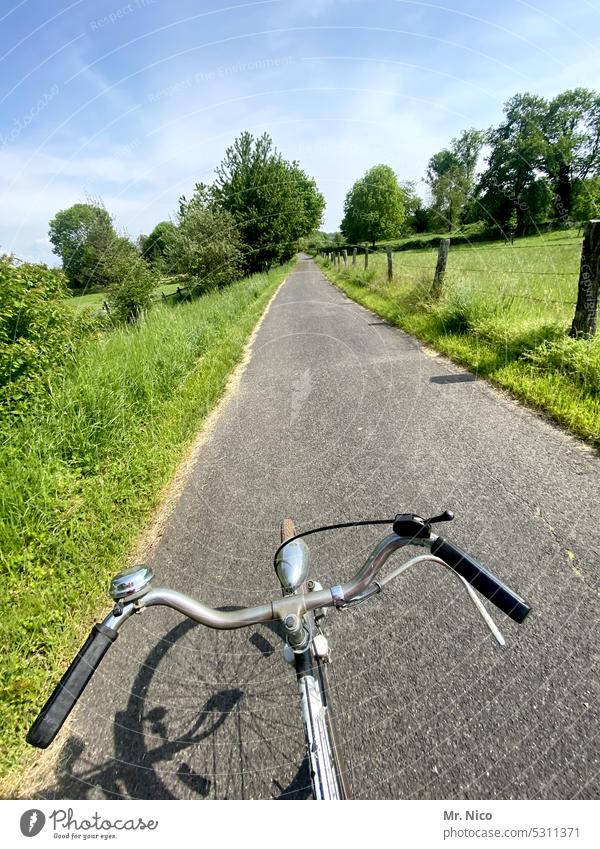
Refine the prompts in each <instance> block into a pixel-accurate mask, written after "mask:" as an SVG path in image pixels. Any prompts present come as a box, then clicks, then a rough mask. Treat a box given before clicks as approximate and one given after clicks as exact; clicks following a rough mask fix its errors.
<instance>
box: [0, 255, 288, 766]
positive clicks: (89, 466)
mask: <svg viewBox="0 0 600 849" xmlns="http://www.w3.org/2000/svg"><path fill="white" fill-rule="evenodd" d="M288 271H289V266H286V267H282V268H278V269H276V270H274V271H272V272H270V273H269V274H265V275H257V276H254V277H252V278H250V279H248V280H244V281H241V282H239V283H236V284H234V285H232V286H230V287H228V288H226V289H224V290H222V291H219V292H216V293H213V294H209V295H206V296H204V297H203V298H200V299H199V300H197V301H195V302H193V303H191V304H182V305H179V306H175V307H173V306H163V305H159V306H157V307H156V308H155V309H153V310H152V311H151V312H150V314H149V315H148V317H147V319H146V320H145V321H144V322H143V323H142V324H141V325H139V326H138V327H134V328H128V329H122V330H115V331H113V332H111V333H107V334H105V335H103V336H102V337H101V338H99V339H96V340H94V341H90V342H88V343H87V344H86V345H85V346H84V347H83V348H82V349H81V351H80V352H79V356H78V357H77V360H76V362H75V363H74V365H73V367H72V368H70V369H69V371H68V373H67V375H66V377H64V379H62V380H61V381H60V382H59V383H57V384H56V385H54V386H53V387H52V395H51V398H50V399H49V401H48V400H46V402H45V403H44V404H40V405H39V406H38V407H37V408H36V409H33V410H31V412H28V414H27V415H26V416H25V417H24V418H23V419H22V420H21V421H19V422H12V423H11V424H9V423H8V422H6V423H5V424H4V425H3V426H0V437H1V442H0V466H1V468H2V477H1V478H0V512H1V515H2V518H3V521H2V525H1V527H0V570H1V573H2V585H3V593H2V609H1V611H0V651H1V653H2V658H1V660H2V664H1V666H2V671H1V692H0V770H1V772H2V773H6V772H7V771H9V770H10V769H11V768H14V767H15V766H17V765H18V764H20V763H23V758H24V751H25V747H24V736H25V731H26V728H27V727H28V724H29V723H30V721H31V720H32V718H33V717H34V715H35V713H36V710H37V709H39V707H41V704H42V703H43V701H44V698H45V696H46V695H47V694H48V690H49V688H50V687H51V686H53V685H54V684H55V683H56V680H57V678H58V677H59V670H60V669H61V668H62V667H63V665H64V663H65V662H66V661H67V660H68V659H70V658H71V657H72V655H73V653H74V650H75V649H76V648H77V647H78V643H79V642H80V641H81V638H82V635H83V634H85V633H87V632H88V631H89V627H90V624H91V621H92V619H93V617H94V616H96V615H97V613H98V610H99V607H100V606H101V605H102V604H103V603H104V600H105V599H106V582H107V579H108V576H109V575H110V574H111V573H113V572H114V571H115V570H117V569H118V568H120V567H121V566H122V564H123V559H124V557H125V556H126V554H127V552H128V550H129V549H130V547H131V545H132V542H133V541H134V539H135V538H136V535H137V534H138V533H139V531H140V529H141V528H142V527H143V525H144V522H145V521H146V520H147V519H148V517H149V515H150V513H151V511H152V509H153V508H154V507H155V506H156V505H157V503H158V502H159V500H160V492H161V489H162V488H163V487H164V486H165V485H166V483H167V482H168V481H169V480H170V478H171V476H172V474H173V472H174V469H175V468H176V465H177V463H178V462H179V460H180V459H181V457H182V454H183V452H184V450H185V448H186V446H187V445H189V443H190V441H191V440H192V438H193V436H194V434H195V433H196V432H197V430H198V428H199V427H200V425H201V422H202V420H203V418H204V417H205V416H206V414H207V413H208V412H209V411H210V410H211V408H212V407H213V406H214V405H215V403H216V401H217V400H218V398H219V397H220V395H221V394H222V392H223V390H224V387H225V385H226V381H227V377H228V375H229V374H230V372H231V371H232V369H233V368H234V366H235V365H236V363H238V362H239V360H240V358H241V356H242V353H243V348H244V343H245V341H246V339H247V338H248V335H249V333H250V332H251V330H252V328H253V327H254V325H255V324H256V322H257V320H258V318H259V317H260V315H261V314H262V312H263V311H264V309H265V306H266V304H267V301H268V299H269V298H270V297H271V295H272V294H273V292H274V290H275V288H276V287H277V285H278V284H279V283H280V282H281V281H282V280H283V278H284V276H285V274H286V273H287V272H288Z"/></svg>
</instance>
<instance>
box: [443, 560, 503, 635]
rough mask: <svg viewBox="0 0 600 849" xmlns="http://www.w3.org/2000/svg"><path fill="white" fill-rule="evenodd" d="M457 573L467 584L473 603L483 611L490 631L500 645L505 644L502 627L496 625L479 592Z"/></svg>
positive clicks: (466, 587)
mask: <svg viewBox="0 0 600 849" xmlns="http://www.w3.org/2000/svg"><path fill="white" fill-rule="evenodd" d="M455 574H456V575H457V577H458V578H460V579H461V581H462V582H463V584H464V585H465V589H466V591H467V592H468V594H469V597H470V599H471V601H472V602H473V604H474V605H475V607H476V608H477V610H478V611H479V612H480V613H481V616H482V618H483V621H484V622H485V624H486V625H487V626H488V628H489V629H490V631H491V632H492V634H493V635H494V637H495V638H496V642H497V643H498V645H500V646H505V645H506V640H505V639H504V637H503V636H502V632H501V631H500V628H498V626H497V625H496V623H495V622H494V620H493V619H492V617H491V616H490V614H489V613H488V611H487V610H486V609H485V607H484V606H483V602H482V601H481V599H480V598H479V596H478V595H477V593H476V592H475V590H474V589H473V587H472V586H471V584H470V583H469V582H468V581H466V580H465V579H464V578H463V576H462V575H458V573H455Z"/></svg>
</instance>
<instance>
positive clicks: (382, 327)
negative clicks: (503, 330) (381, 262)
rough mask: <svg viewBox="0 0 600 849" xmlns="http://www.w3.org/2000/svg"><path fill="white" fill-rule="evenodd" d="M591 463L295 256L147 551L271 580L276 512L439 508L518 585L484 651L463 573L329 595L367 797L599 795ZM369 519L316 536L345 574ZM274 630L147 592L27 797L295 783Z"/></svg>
mask: <svg viewBox="0 0 600 849" xmlns="http://www.w3.org/2000/svg"><path fill="white" fill-rule="evenodd" d="M599 472H600V460H599V459H598V457H597V456H596V455H595V454H593V453H592V452H591V451H590V450H588V449H586V448H585V447H584V446H582V445H580V444H579V443H577V442H576V441H575V440H574V439H571V438H570V437H568V436H566V435H564V434H563V433H562V432H560V431H559V430H558V429H556V428H554V427H552V426H551V425H549V424H546V423H545V422H544V421H542V420H541V419H540V418H538V417H536V416H534V415H532V414H530V413H528V412H527V411H525V410H523V409H522V408H520V407H519V406H518V405H516V404H515V403H513V402H512V401H510V400H508V399H505V398H503V397H500V396H499V395H498V394H497V393H496V392H495V391H493V390H492V389H490V388H489V387H488V386H487V385H486V384H485V383H484V382H482V381H479V380H477V379H474V378H473V376H472V375H469V374H466V373H462V372H461V371H460V369H457V368H454V367H452V366H449V365H448V363H447V362H446V361H444V360H442V359H441V358H438V357H435V356H432V355H431V354H430V353H428V352H426V351H424V350H423V348H422V347H421V346H420V345H419V344H418V343H417V342H415V340H414V339H412V338H411V337H409V336H407V335H405V334H403V333H402V332H400V331H398V330H396V329H393V328H391V327H389V326H388V325H386V324H385V323H384V322H382V321H381V320H379V319H377V318H376V317H374V316H373V315H372V314H370V313H368V312H366V311H365V310H363V309H362V308H360V307H359V306H357V305H356V304H354V303H352V302H350V301H348V300H347V299H346V298H345V297H344V296H343V295H341V294H340V293H339V292H338V291H337V290H336V289H334V288H333V287H332V286H330V285H329V284H328V283H327V282H326V281H325V279H324V278H323V276H322V274H321V273H320V271H319V270H318V269H317V267H316V266H315V265H314V263H313V262H312V261H310V260H306V259H303V260H301V261H300V262H299V263H298V267H297V270H296V271H294V273H293V274H291V276H290V277H289V278H288V280H287V282H286V283H285V284H284V286H283V287H282V289H281V290H280V292H279V294H278V295H277V297H276V299H275V301H274V302H273V304H272V306H271V309H270V311H269V313H268V315H267V316H266V318H265V321H264V323H263V324H262V326H261V328H260V331H259V333H258V336H257V338H256V341H255V344H254V349H253V354H252V358H251V361H250V363H249V365H248V368H247V369H246V371H245V373H244V375H243V377H242V380H241V384H240V386H239V389H238V390H237V392H236V394H235V396H234V398H233V400H232V401H231V402H230V403H229V404H228V405H227V406H226V407H225V408H224V410H223V412H222V414H221V416H220V417H219V419H218V422H217V425H216V428H215V430H214V432H213V434H212V435H211V437H210V440H209V441H208V442H207V443H206V444H205V446H204V447H203V448H202V450H201V452H200V456H199V459H198V462H197V464H196V466H195V468H194V471H193V473H192V475H191V477H190V479H189V481H188V483H187V485H186V487H185V490H184V492H183V495H182V497H181V499H180V502H179V504H178V506H177V508H176V510H175V513H174V515H173V518H172V519H171V521H170V523H169V525H168V527H167V529H166V532H165V533H164V535H163V536H162V538H161V541H160V543H159V545H158V547H157V548H156V550H155V554H154V555H153V562H152V565H153V567H154V569H155V571H156V573H157V575H158V576H159V577H160V583H161V584H162V583H164V584H169V585H172V586H174V587H177V588H179V589H181V590H183V591H184V592H190V593H193V594H196V595H197V596H199V597H201V598H202V599H203V600H204V601H206V602H208V603H209V604H213V605H222V604H237V605H248V604H256V603H259V602H260V601H263V600H267V599H269V598H272V597H275V596H276V595H277V594H278V589H277V583H276V579H275V576H274V574H273V571H272V562H271V557H272V552H273V550H274V548H275V546H276V544H277V531H278V526H279V522H280V520H281V518H282V516H284V515H288V514H289V515H291V516H293V517H294V518H295V519H296V522H297V524H298V526H299V527H301V528H308V527H310V526H312V525H315V524H323V523H327V522H330V521H335V520H340V521H343V520H350V519H354V518H359V517H379V516H389V515H393V514H394V513H395V512H401V511H408V510H415V511H417V512H420V513H422V514H431V513H433V512H435V511H437V510H439V509H440V508H444V507H449V508H451V509H452V510H454V512H455V514H456V520H455V522H454V523H453V525H452V526H449V527H448V528H447V535H448V536H449V537H451V538H452V539H453V540H454V541H455V542H457V544H459V545H462V546H463V547H465V548H467V549H468V550H470V551H471V552H473V553H474V554H475V555H476V556H478V557H479V558H480V559H481V560H482V561H483V562H484V563H487V564H489V566H490V567H491V568H492V569H493V570H495V571H496V572H497V573H498V574H499V575H501V576H502V577H503V578H504V579H505V580H506V581H507V583H509V584H510V585H512V586H514V588H515V589H517V591H519V592H520V593H521V594H522V595H524V596H525V597H526V598H527V599H528V600H529V601H530V602H531V604H532V605H533V607H534V612H533V613H532V614H531V616H530V617H529V620H528V621H527V623H526V625H524V626H522V627H520V628H519V627H518V626H516V625H514V624H513V623H512V622H510V621H509V620H507V619H506V618H505V617H504V616H502V615H501V614H499V615H498V617H497V621H498V622H499V624H500V626H501V628H502V630H503V631H504V633H505V636H506V638H507V646H506V648H505V649H500V648H499V647H497V646H496V645H495V643H494V642H493V638H492V637H491V635H489V633H488V632H487V631H486V629H485V627H484V626H483V624H482V622H481V621H480V620H479V618H478V617H477V614H476V613H475V612H474V609H473V608H472V606H471V605H470V603H469V602H468V600H466V598H465V597H463V594H462V593H461V592H460V590H459V588H458V584H457V582H455V581H453V580H451V579H450V578H449V577H448V576H447V575H446V574H442V573H441V572H438V570H437V569H436V567H435V566H433V565H431V566H430V567H424V568H423V569H422V571H421V572H420V573H417V572H416V570H415V571H414V573H413V574H408V575H407V576H405V577H404V578H403V579H401V580H399V581H397V582H396V585H395V587H392V588H391V589H390V590H389V591H386V593H385V594H384V595H382V596H381V597H378V598H377V599H376V600H374V601H373V602H371V603H370V604H369V605H365V606H362V607H360V608H357V609H356V610H354V611H347V612H343V613H332V614H330V616H329V620H328V629H329V634H330V642H331V644H332V646H333V650H334V659H335V666H334V671H335V687H336V699H337V703H338V705H339V709H338V725H339V726H340V730H341V732H342V736H343V740H344V745H345V748H346V751H347V757H348V759H349V761H350V764H351V769H352V773H353V780H354V787H355V793H356V795H358V796H360V797H365V798H420V799H423V798H453V797H459V798H537V797H541V798H569V797H579V798H589V797H597V796H598V792H599V789H600V788H599V785H600V777H599V772H598V770H599V746H598V739H597V734H598V727H599V723H598V695H599V684H598V678H597V666H598V660H599V658H600V633H599V629H598V618H599V610H600V598H599V595H600V589H599V579H598V568H599V557H598V552H599V549H600V521H599V518H600V516H599V513H600V509H599V504H598V480H599V477H600V476H599ZM377 537H378V532H377V530H376V529H362V530H360V531H359V530H350V531H342V532H336V533H335V534H329V535H323V536H321V537H318V538H313V540H312V542H311V550H312V553H313V574H314V576H318V577H320V578H321V579H323V581H324V582H325V581H327V582H330V581H332V580H333V579H335V580H336V581H340V582H341V581H342V580H343V579H345V578H347V577H348V576H349V575H350V574H352V573H353V571H354V570H355V569H356V567H357V565H358V564H359V563H360V562H361V561H362V559H363V558H364V556H365V555H366V554H367V553H368V551H369V549H370V547H371V546H372V545H373V543H374V542H375V540H376V539H377ZM281 650H282V643H281V639H280V637H279V635H278V632H277V630H276V629H272V628H267V627H258V628H255V629H250V630H248V631H239V632H231V633H229V634H228V633H217V632H211V631H209V630H207V629H203V628H201V627H195V626H192V625H190V624H189V623H188V622H185V621H182V619H181V617H180V616H178V615H177V614H175V613H173V612H169V611H164V610H159V609H155V610H151V611H146V613H145V614H144V616H140V617H136V619H135V620H134V621H133V622H132V623H131V627H130V628H128V629H126V630H124V631H123V633H122V635H121V636H120V638H119V640H118V641H117V643H116V644H115V647H114V650H113V651H112V652H111V653H110V654H109V655H108V656H107V659H106V661H105V662H104V664H103V666H102V667H101V668H100V670H99V672H98V674H97V676H96V678H95V680H94V681H93V682H92V685H91V686H90V687H89V689H88V691H87V692H86V694H85V696H84V698H83V700H82V704H81V707H80V709H79V711H78V714H77V717H76V721H75V723H74V724H73V726H72V730H71V734H70V736H69V737H68V740H67V742H66V745H65V748H64V750H63V756H64V757H63V758H62V760H61V763H60V766H59V767H58V769H57V770H56V772H55V774H54V775H53V776H52V777H51V779H50V780H49V781H48V782H47V785H46V786H45V787H44V789H43V790H42V791H41V792H40V794H39V795H40V796H41V797H49V796H57V797H63V798H64V797H66V798H79V797H88V798H105V797H109V798H115V797H117V798H118V797H120V796H125V797H138V798H171V797H177V798H239V797H244V798H264V797H267V798H271V797H281V796H289V795H291V796H296V797H300V798H301V797H304V796H306V779H307V773H306V769H305V767H304V766H303V755H302V748H303V740H302V731H301V727H300V724H299V721H298V714H297V710H296V695H295V684H294V681H293V678H292V676H291V675H290V672H289V669H288V667H286V666H285V664H284V663H283V660H282V657H281Z"/></svg>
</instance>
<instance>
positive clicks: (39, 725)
mask: <svg viewBox="0 0 600 849" xmlns="http://www.w3.org/2000/svg"><path fill="white" fill-rule="evenodd" d="M394 527H395V529H398V530H401V531H402V535H399V534H398V533H392V534H390V535H388V536H387V537H385V538H384V539H383V540H381V542H380V543H378V545H377V546H375V548H374V549H373V551H372V552H371V554H370V555H369V557H368V558H367V560H366V562H365V563H364V565H363V566H362V567H361V569H359V571H358V572H357V573H356V575H355V576H354V577H353V578H352V579H351V580H350V581H348V582H347V583H345V584H343V585H341V586H333V587H330V588H329V589H323V590H317V591H315V592H311V593H308V594H306V595H287V596H283V597H281V598H279V599H276V600H275V601H272V602H270V603H268V604H263V605H259V606H257V607H247V608H242V609H240V610H228V611H222V610H216V609H215V608H212V607H208V606H207V605H205V604H202V603H201V602H198V601H196V600H195V599H193V598H190V596H187V595H184V594H183V593H180V592H177V591H175V590H171V589H168V588H156V589H149V588H148V589H147V590H146V591H145V592H143V594H140V593H137V594H136V596H135V599H133V598H132V599H131V600H129V601H127V600H126V599H125V603H124V604H123V603H122V602H119V603H118V604H117V606H116V607H115V608H114V610H113V611H112V612H111V613H110V614H109V615H108V616H107V617H106V619H105V620H104V622H102V623H99V624H96V625H94V627H93V628H92V632H91V634H90V635H89V637H88V639H87V640H86V642H85V643H84V644H83V646H82V647H81V649H80V650H79V652H78V654H77V656H76V657H75V659H74V660H73V662H72V663H71V665H70V666H69V668H68V669H67V671H66V672H65V674H64V675H63V677H62V678H61V680H60V682H59V683H58V685H57V686H56V688H55V690H54V692H53V693H52V695H51V696H50V698H49V699H48V701H47V702H46V704H45V705H44V707H43V708H42V710H41V712H40V714H39V716H38V718H37V719H36V720H35V722H34V723H33V725H32V727H31V729H30V730H29V733H28V735H27V742H28V743H30V744H31V745H32V746H37V747H38V748H42V749H45V748H46V747H47V746H49V745H50V743H51V742H52V741H53V740H54V738H55V737H56V735H57V733H58V732H59V730H60V728H61V727H62V725H63V723H64V722H65V720H66V719H67V717H68V715H69V714H70V712H71V710H72V709H73V707H74V706H75V703H76V702H77V699H78V698H79V696H80V695H81V694H82V692H83V690H84V689H85V687H86V685H87V684H88V682H89V680H90V678H91V677H92V675H93V673H94V672H95V670H96V669H97V668H98V666H99V665H100V662H101V660H102V658H103V657H104V655H105V654H106V652H107V651H108V649H109V648H110V646H111V644H112V643H113V642H114V641H115V640H116V638H117V636H118V629H119V628H120V627H121V625H122V624H123V622H125V621H126V620H127V619H128V618H129V617H130V616H131V615H132V614H133V613H136V612H139V611H140V610H142V609H143V608H144V607H152V606H154V605H166V606H168V607H171V608H173V609H174V610H177V611H179V612H180V613H182V614H183V615H184V616H187V617H188V618H190V619H193V620H194V621H196V622H199V623H200V624H202V625H206V626H208V627H209V628H217V629H226V630H230V629H234V628H243V627H246V626H248V625H256V624H259V623H261V622H268V621H272V620H274V619H279V620H284V619H285V617H286V616H287V615H289V614H296V615H302V614H304V613H306V612H307V611H309V610H315V609H317V608H319V607H331V606H334V607H344V606H346V605H347V604H349V603H350V602H352V600H353V599H355V598H357V597H358V596H360V595H361V594H364V593H365V591H367V590H369V589H372V588H374V587H377V589H380V588H381V587H380V586H379V585H378V584H377V582H376V581H375V578H376V576H377V574H378V572H379V571H380V570H381V569H382V567H383V565H384V564H385V562H386V560H387V559H388V557H389V556H390V555H391V554H392V553H393V552H394V551H396V550H397V549H398V548H401V547H402V546H406V545H418V546H423V547H426V548H430V549H431V552H432V554H434V555H435V556H436V557H439V558H440V559H441V560H443V561H444V562H445V563H447V564H448V566H450V568H451V569H453V570H454V571H455V572H456V573H457V574H458V575H459V576H460V577H461V578H463V579H464V580H465V581H466V582H467V583H468V584H470V585H471V586H472V587H474V588H475V589H476V590H478V591H479V592H480V593H481V594H482V595H483V596H485V597H486V598H487V599H489V600H490V601H491V602H492V603H493V604H495V605H496V606H497V607H498V608H499V609H500V610H502V611H503V612H504V613H506V614H507V615H508V616H510V617H511V618H512V619H514V620H515V621H516V622H519V623H521V622H523V620H524V619H525V617H526V616H527V614H528V613H529V611H530V607H529V606H528V605H527V603H526V602H525V601H524V600H523V599H522V598H521V597H520V596H519V595H517V594H516V593H515V592H513V591H512V590H511V589H509V587H507V586H506V584H504V583H503V582H502V581H500V579H499V578H497V577H496V576H495V575H493V574H492V572H490V571H489V570H488V569H486V568H485V567H484V566H482V565H481V564H479V563H478V562H477V561H476V560H474V559H473V558H472V557H470V556H469V555H468V554H466V553H465V552H464V551H461V549H460V548H458V547H457V546H455V545H453V544H452V543H449V542H448V541H447V540H444V539H442V538H441V537H438V536H436V535H435V534H433V533H431V528H430V525H429V524H428V523H426V522H425V521H424V520H423V519H420V518H419V517H413V516H410V517H409V516H408V515H407V516H404V517H401V521H400V522H399V523H398V522H396V523H394ZM417 559H421V558H417ZM399 573H400V570H398V574H399ZM391 577H392V576H388V578H391ZM382 585H383V581H382Z"/></svg>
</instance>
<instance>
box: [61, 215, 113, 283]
mask: <svg viewBox="0 0 600 849" xmlns="http://www.w3.org/2000/svg"><path fill="white" fill-rule="evenodd" d="M48 235H49V236H50V241H51V242H52V245H53V248H52V250H53V252H54V253H55V254H57V255H58V256H59V257H60V258H61V260H62V264H63V269H64V271H65V274H66V275H67V279H68V281H69V285H70V286H71V287H72V288H73V289H91V290H93V289H102V288H104V287H105V286H106V285H107V281H106V280H105V279H104V278H103V277H102V274H101V271H100V257H101V255H102V254H103V252H104V251H106V250H107V249H108V248H109V246H110V244H111V243H112V241H113V240H114V239H115V238H116V233H115V229H114V226H113V222H112V219H111V217H110V215H109V214H108V212H107V211H106V209H105V208H104V207H103V206H101V205H100V204H97V203H76V204H74V205H73V206H70V207H69V208H68V209H63V210H61V211H60V212H57V213H56V215H55V216H54V218H53V219H52V221H50V231H49V234H48Z"/></svg>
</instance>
